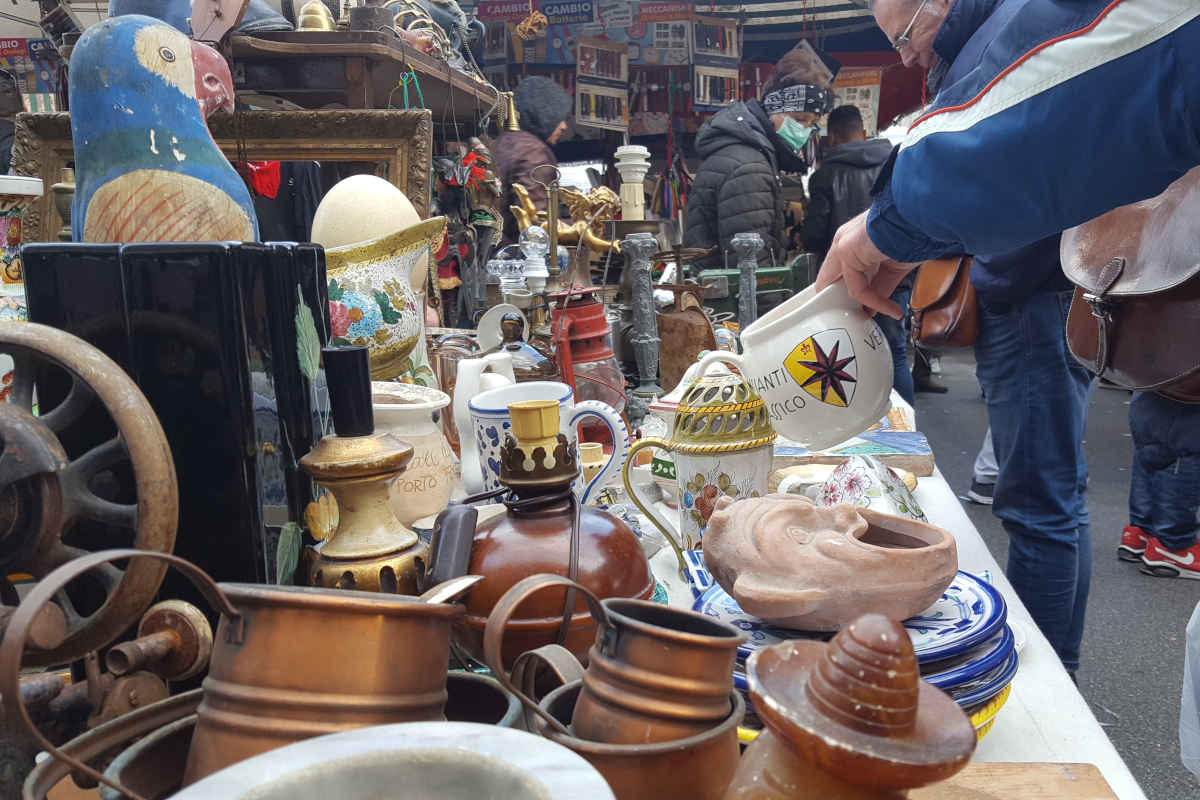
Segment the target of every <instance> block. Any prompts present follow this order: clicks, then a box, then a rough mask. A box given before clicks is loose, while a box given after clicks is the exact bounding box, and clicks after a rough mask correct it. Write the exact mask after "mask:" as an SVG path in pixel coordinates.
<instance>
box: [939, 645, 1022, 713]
mask: <svg viewBox="0 0 1200 800" xmlns="http://www.w3.org/2000/svg"><path fill="white" fill-rule="evenodd" d="M1019 664H1020V658H1019V657H1018V656H1017V651H1016V650H1013V651H1012V652H1011V653H1009V656H1008V658H1006V659H1005V660H1004V663H1003V664H1001V665H1000V666H999V667H997V668H996V669H994V670H992V671H991V672H989V673H987V674H986V675H981V676H980V677H978V678H975V679H974V680H970V681H967V682H966V683H964V684H961V685H959V686H955V687H953V688H951V689H947V690H946V694H948V695H950V696H951V697H953V698H954V702H956V703H958V705H959V706H960V707H962V708H970V707H971V706H977V705H979V704H980V703H982V702H984V701H985V700H990V699H992V698H993V697H995V696H996V695H998V694H1000V692H1002V691H1004V687H1006V686H1008V685H1009V684H1010V683H1012V680H1013V677H1014V676H1015V675H1016V674H1017V666H1018V665H1019Z"/></svg>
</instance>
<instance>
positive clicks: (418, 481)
mask: <svg viewBox="0 0 1200 800" xmlns="http://www.w3.org/2000/svg"><path fill="white" fill-rule="evenodd" d="M449 404H450V397H449V395H447V394H446V393H445V392H441V391H438V390H437V389H431V388H429V387H426V386H417V385H415V384H408V383H393V382H387V381H375V382H372V384H371V405H372V408H373V409H374V411H375V430H377V431H386V432H387V433H390V434H392V435H393V436H395V437H396V438H397V439H400V440H401V441H404V442H408V443H409V444H410V445H412V448H413V456H412V460H411V461H409V462H408V467H407V468H406V469H405V470H404V471H403V472H401V473H400V476H399V477H398V478H396V480H395V481H393V482H392V485H391V488H390V489H389V492H388V499H389V504H390V505H391V508H392V512H393V513H395V515H396V518H397V519H399V520H400V521H401V522H402V523H404V524H405V525H412V524H413V523H414V522H416V521H417V520H419V519H423V518H425V517H429V516H432V515H434V514H437V513H439V512H440V511H441V510H442V509H444V508H445V507H446V505H447V503H449V502H450V494H451V492H452V491H453V490H454V486H455V485H456V484H457V483H458V479H459V463H458V458H457V457H455V455H454V451H453V450H451V449H450V443H449V442H448V441H446V435H445V433H443V431H442V424H441V415H442V414H444V413H445V409H446V406H448V405H449Z"/></svg>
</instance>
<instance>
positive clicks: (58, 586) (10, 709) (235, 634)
mask: <svg viewBox="0 0 1200 800" xmlns="http://www.w3.org/2000/svg"><path fill="white" fill-rule="evenodd" d="M122 558H153V559H158V560H159V561H165V562H167V564H169V565H171V566H174V567H175V568H177V569H178V570H179V571H180V572H182V573H183V574H184V576H186V577H187V578H188V580H190V581H191V582H192V585H193V586H195V587H196V589H197V590H199V592H200V594H202V595H203V596H204V599H205V600H207V601H208V602H209V604H211V605H212V606H213V607H215V608H216V609H217V610H218V611H220V612H221V613H222V614H223V615H224V616H226V617H228V618H229V620H230V623H231V624H230V627H229V638H230V639H231V640H232V641H234V642H237V643H240V642H241V640H242V635H243V628H242V624H241V622H242V615H241V614H240V613H239V612H238V610H237V609H235V608H234V607H233V605H232V604H231V603H230V602H229V598H227V597H226V596H225V593H224V592H222V591H221V589H220V587H218V586H217V584H216V583H215V582H213V579H212V578H210V577H209V576H208V574H207V573H206V572H205V571H204V570H202V569H200V568H199V567H197V566H196V565H195V564H193V563H191V562H190V561H185V560H184V559H182V558H180V557H179V556H176V555H172V554H170V553H159V552H156V551H154V550H132V549H130V550H101V551H100V552H97V553H89V554H88V555H85V556H81V557H80V558H76V559H74V560H72V561H68V562H67V563H65V564H63V565H62V566H61V567H59V568H57V569H55V570H54V571H53V572H50V573H49V574H48V575H46V576H45V577H44V578H42V579H41V580H40V581H38V582H37V584H36V585H35V586H34V587H33V590H32V591H31V592H30V593H29V594H28V595H27V596H26V597H25V599H24V600H23V601H22V602H21V604H20V605H19V606H17V610H16V611H15V612H14V613H13V615H12V617H11V618H10V619H9V622H8V628H7V630H6V631H5V633H4V640H3V642H0V698H12V700H13V702H6V703H4V707H3V712H2V713H3V719H4V721H5V727H7V728H8V729H9V730H21V729H24V731H25V733H26V734H28V735H29V736H30V737H31V738H32V739H33V741H34V742H35V743H37V745H38V746H39V747H41V748H42V749H43V750H45V751H46V752H47V753H49V754H50V755H51V756H52V757H54V758H56V759H58V760H59V761H62V762H63V763H65V764H68V765H69V766H70V767H71V769H72V770H74V771H77V772H82V773H84V774H85V775H87V776H88V777H90V778H92V779H93V780H96V781H99V782H100V783H102V784H104V785H105V786H108V787H109V788H112V789H115V790H116V791H118V792H121V793H122V794H124V795H125V796H126V797H129V798H132V800H145V798H143V797H142V796H141V795H139V794H137V793H136V792H132V791H130V790H129V789H126V788H125V787H123V786H121V785H120V784H119V783H117V782H115V781H113V780H111V779H109V778H106V777H105V776H104V775H102V774H101V773H100V772H98V771H96V770H94V769H92V768H91V767H90V766H88V765H87V764H84V763H83V762H82V761H80V760H78V759H77V758H75V757H74V756H72V755H69V754H67V753H64V752H63V751H61V750H59V749H58V748H56V747H55V746H54V745H52V744H51V743H50V742H48V741H46V739H45V737H43V736H42V734H41V731H39V730H38V729H37V726H36V725H34V724H33V720H32V719H30V718H29V713H28V712H27V711H26V710H25V705H24V703H22V702H21V692H20V685H19V682H20V672H21V656H22V655H23V653H24V652H25V637H26V634H28V632H29V626H30V625H31V624H32V623H33V620H34V618H35V617H36V616H37V614H38V612H39V611H41V610H42V607H43V606H44V605H46V603H48V602H49V601H50V600H51V598H53V597H54V595H56V594H57V593H58V592H60V591H61V590H62V588H63V587H64V586H66V585H67V584H68V583H70V582H71V581H72V580H74V579H75V578H77V577H79V576H80V575H82V574H83V573H85V572H87V571H88V570H90V569H92V568H93V567H96V566H99V565H100V564H107V563H108V562H110V561H116V560H118V559H122Z"/></svg>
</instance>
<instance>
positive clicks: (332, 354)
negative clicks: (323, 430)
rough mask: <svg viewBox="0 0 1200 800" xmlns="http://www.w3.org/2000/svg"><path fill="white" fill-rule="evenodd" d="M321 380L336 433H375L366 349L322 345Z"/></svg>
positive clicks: (351, 434)
mask: <svg viewBox="0 0 1200 800" xmlns="http://www.w3.org/2000/svg"><path fill="white" fill-rule="evenodd" d="M321 357H322V358H323V359H324V361H325V380H326V382H328V384H329V406H330V409H331V410H332V412H333V428H334V430H335V431H336V432H337V435H338V436H370V435H371V434H372V433H374V432H375V415H374V413H373V412H372V411H371V363H370V360H369V359H368V357H367V348H366V347H362V346H354V347H325V348H322V349H321Z"/></svg>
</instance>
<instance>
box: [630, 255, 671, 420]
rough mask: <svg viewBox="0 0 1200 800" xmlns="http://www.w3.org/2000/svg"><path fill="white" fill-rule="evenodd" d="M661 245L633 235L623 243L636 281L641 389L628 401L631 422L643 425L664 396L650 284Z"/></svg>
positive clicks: (636, 356) (635, 333) (636, 337)
mask: <svg viewBox="0 0 1200 800" xmlns="http://www.w3.org/2000/svg"><path fill="white" fill-rule="evenodd" d="M657 249H658V242H657V241H656V240H655V238H654V236H653V235H652V234H649V233H633V234H630V235H629V236H626V237H625V239H624V240H623V241H622V242H621V252H622V253H624V254H625V256H626V257H627V258H628V259H629V271H630V275H631V277H632V280H633V336H632V337H631V341H632V342H633V356H634V359H635V360H636V361H637V368H638V386H637V388H636V389H634V390H633V392H632V394H631V395H630V398H629V421H630V422H631V423H633V425H634V427H637V426H638V425H641V424H642V420H643V419H645V417H646V414H647V413H649V410H650V404H651V403H652V402H654V401H655V400H656V399H658V398H659V397H661V396H662V394H663V390H662V387H661V386H659V385H658V354H659V350H658V348H659V345H660V344H661V343H662V339H660V338H659V336H658V320H657V319H656V318H655V314H654V287H653V285H652V284H651V280H650V254H651V253H653V252H655V251H656V250H657Z"/></svg>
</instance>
